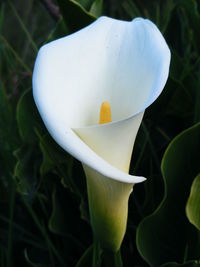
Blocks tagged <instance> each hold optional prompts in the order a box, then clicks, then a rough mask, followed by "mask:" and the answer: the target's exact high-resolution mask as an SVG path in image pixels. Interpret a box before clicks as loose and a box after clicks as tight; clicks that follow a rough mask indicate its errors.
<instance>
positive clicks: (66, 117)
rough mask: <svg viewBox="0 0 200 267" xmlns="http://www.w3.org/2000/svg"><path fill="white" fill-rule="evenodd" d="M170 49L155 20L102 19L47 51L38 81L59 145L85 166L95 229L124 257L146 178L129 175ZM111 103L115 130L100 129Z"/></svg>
mask: <svg viewBox="0 0 200 267" xmlns="http://www.w3.org/2000/svg"><path fill="white" fill-rule="evenodd" d="M169 64H170V51H169V48H168V46H167V44H166V42H165V40H164V38H163V36H162V34H161V33H160V31H159V30H158V28H157V27H156V26H155V25H154V24H153V23H152V22H150V21H149V20H145V19H142V18H137V19H134V20H133V21H131V22H125V21H119V20H115V19H111V18H108V17H100V18H99V19H98V20H96V21H95V22H94V23H92V24H91V25H89V26H88V27H86V28H84V29H82V30H80V31H78V32H76V33H74V34H72V35H69V36H67V37H64V38H61V39H59V40H56V41H54V42H51V43H49V44H47V45H45V46H43V47H42V48H41V49H40V51H39V53H38V56H37V59H36V63H35V67H34V73H33V95H34V99H35V102H36V105H37V107H38V110H39V112H40V114H41V117H42V119H43V121H44V123H45V125H46V127H47V129H48V131H49V132H50V134H51V135H52V137H53V138H54V139H55V141H56V142H57V143H58V144H59V145H60V146H61V147H62V148H63V149H65V150H66V151H67V152H68V153H70V154H71V155H73V156H74V157H75V158H77V159H78V160H80V161H81V162H82V164H83V167H84V170H85V173H86V177H87V186H88V196H89V205H90V215H91V223H92V227H93V231H94V234H95V236H96V238H97V239H99V240H100V242H101V243H102V245H103V246H105V247H108V248H109V249H112V250H114V251H116V250H118V249H119V247H120V245H121V242H122V239H123V236H124V234H125V230H126V222H127V212H128V198H129V195H130V193H131V191H132V187H133V185H134V184H135V183H139V182H142V181H144V180H145V178H144V177H138V176H132V175H129V174H128V171H129V164H130V159H131V154H132V149H133V145H134V141H135V138H136V134H137V131H138V129H139V126H140V123H141V120H142V117H143V114H144V111H145V109H146V108H147V107H148V106H149V105H150V104H151V103H152V102H153V101H154V100H155V99H156V98H157V97H158V96H159V94H160V93H161V92H162V90H163V87H164V85H165V83H166V80H167V77H168V72H169ZM105 100H106V101H109V102H110V105H111V111H112V122H111V123H107V124H101V125H100V124H98V116H99V109H100V106H101V103H102V102H103V101H105Z"/></svg>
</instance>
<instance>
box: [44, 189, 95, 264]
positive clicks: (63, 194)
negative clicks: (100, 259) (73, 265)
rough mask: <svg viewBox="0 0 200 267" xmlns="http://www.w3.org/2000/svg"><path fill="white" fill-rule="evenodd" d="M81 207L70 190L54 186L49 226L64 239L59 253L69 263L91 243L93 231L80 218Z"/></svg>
mask: <svg viewBox="0 0 200 267" xmlns="http://www.w3.org/2000/svg"><path fill="white" fill-rule="evenodd" d="M79 205H80V203H79V201H78V199H77V198H75V195H74V194H72V193H70V192H69V190H67V189H66V188H63V187H61V186H60V185H57V187H55V186H54V191H53V194H52V214H51V217H50V220H49V224H48V225H49V229H50V231H51V232H53V233H55V234H57V235H59V236H62V237H63V244H62V247H61V248H59V251H61V252H62V253H63V255H64V257H65V258H66V259H67V261H68V262H70V261H71V260H72V259H73V256H74V255H76V258H77V256H79V257H80V256H81V255H82V254H83V252H84V250H85V247H84V244H85V241H86V240H87V241H86V243H87V244H86V245H87V246H89V244H90V243H91V230H90V228H89V225H88V224H87V223H86V222H85V221H83V220H81V218H80V212H79V209H78V208H79ZM88 242H89V243H88Z"/></svg>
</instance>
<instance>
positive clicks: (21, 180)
mask: <svg viewBox="0 0 200 267" xmlns="http://www.w3.org/2000/svg"><path fill="white" fill-rule="evenodd" d="M37 152H38V150H37V149H36V150H35V151H34V148H33V147H30V146H29V145H26V144H24V145H22V146H21V147H20V148H18V149H17V150H15V151H14V156H15V157H16V159H17V163H16V166H15V170H14V177H15V179H16V180H17V185H18V188H17V189H18V191H19V192H20V193H22V194H25V195H29V196H31V195H32V194H33V193H34V192H35V190H36V188H37V184H38V181H37V169H38V166H39V164H40V158H39V157H38V155H37Z"/></svg>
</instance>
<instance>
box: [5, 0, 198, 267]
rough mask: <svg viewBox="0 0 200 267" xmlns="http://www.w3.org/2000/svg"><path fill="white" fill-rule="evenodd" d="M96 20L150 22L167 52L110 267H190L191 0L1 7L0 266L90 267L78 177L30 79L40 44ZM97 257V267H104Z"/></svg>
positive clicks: (194, 44)
mask: <svg viewBox="0 0 200 267" xmlns="http://www.w3.org/2000/svg"><path fill="white" fill-rule="evenodd" d="M49 3H50V4H49ZM100 15H107V16H111V17H114V18H118V19H124V20H131V19H133V18H135V17H137V16H142V17H146V18H149V19H151V20H152V21H153V22H154V23H156V25H157V26H158V28H159V29H160V30H161V31H162V33H163V34H164V36H165V38H166V40H167V43H168V44H169V46H170V49H171V52H172V62H171V67H170V75H169V79H168V82H167V84H166V87H165V89H164V91H163V93H162V95H161V96H160V97H159V98H158V100H157V101H156V102H155V103H154V104H153V105H152V106H151V107H150V108H148V109H147V110H146V112H145V117H144V120H143V123H142V125H141V127H140V131H139V133H138V136H137V140H136V143H135V147H134V153H133V158H132V162H131V169H130V172H131V173H135V174H137V175H144V176H146V177H148V180H147V181H146V182H145V183H143V184H139V185H137V186H135V188H134V193H133V194H132V195H131V198H130V201H129V218H128V225H127V232H126V236H125V239H124V241H123V244H122V248H121V257H122V260H121V263H120V264H121V265H120V266H122V264H123V266H125V267H132V266H135V267H136V266H137V267H139V266H141V267H142V266H143V267H144V266H153V267H154V266H162V267H164V266H165V267H176V266H185V267H196V266H200V261H199V260H200V241H199V240H200V233H199V225H200V222H199V218H200V214H199V212H200V208H199V207H200V203H199V195H200V187H199V173H200V164H199V162H200V154H199V153H200V152H199V151H200V125H199V123H198V122H199V121H200V2H199V1H198V0H152V1H149V0H121V1H120V0H106V1H103V0H76V1H75V0H58V1H45V0H40V1H39V0H27V1H23V0H13V1H3V0H1V1H0V147H1V149H0V167H1V168H0V266H1V267H11V266H33V267H53V266H54V267H55V266H56V267H58V266H61V267H62V266H63V267H64V266H65V267H66V266H76V267H83V266H87V267H90V266H94V265H92V254H93V251H94V247H93V246H92V242H93V241H92V232H91V227H90V223H89V214H88V204H87V193H86V184H85V177H84V173H83V170H82V167H81V164H80V163H79V162H78V161H76V160H75V159H73V158H72V157H71V156H70V155H68V154H67V153H66V152H64V151H63V150H62V149H61V148H60V147H58V146H57V145H56V144H55V142H54V141H53V140H52V139H51V137H50V136H49V135H48V133H47V131H46V129H45V127H44V125H43V123H42V122H41V119H40V116H39V114H38V112H37V109H36V107H35V104H34V102H33V98H32V93H31V87H32V85H31V75H32V69H33V65H34V60H35V58H36V54H37V51H38V48H39V47H40V46H41V45H42V44H44V43H46V42H49V41H50V40H53V39H56V38H59V37H62V36H65V35H67V34H70V33H72V32H74V31H76V30H78V29H81V28H83V27H84V26H85V25H87V24H89V23H91V22H92V21H94V20H95V19H96V18H97V17H98V16H100ZM163 155H164V156H163ZM161 162H162V164H161ZM190 191H191V192H190ZM188 198H189V199H188ZM186 205H187V215H186V211H185V209H186ZM136 241H137V242H136ZM100 256H101V259H102V266H112V265H113V264H114V259H113V262H112V259H109V260H110V261H109V260H108V258H109V256H108V255H107V254H106V253H104V254H102V255H100ZM110 258H111V257H110ZM118 262H120V261H118ZM122 262H123V263H122ZM113 266H114V265H113Z"/></svg>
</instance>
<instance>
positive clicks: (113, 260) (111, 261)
mask: <svg viewBox="0 0 200 267" xmlns="http://www.w3.org/2000/svg"><path fill="white" fill-rule="evenodd" d="M103 256H104V257H103V259H104V265H105V267H110V266H112V267H123V262H122V257H121V252H120V250H119V251H117V252H116V253H114V252H110V251H104V255H103Z"/></svg>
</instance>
